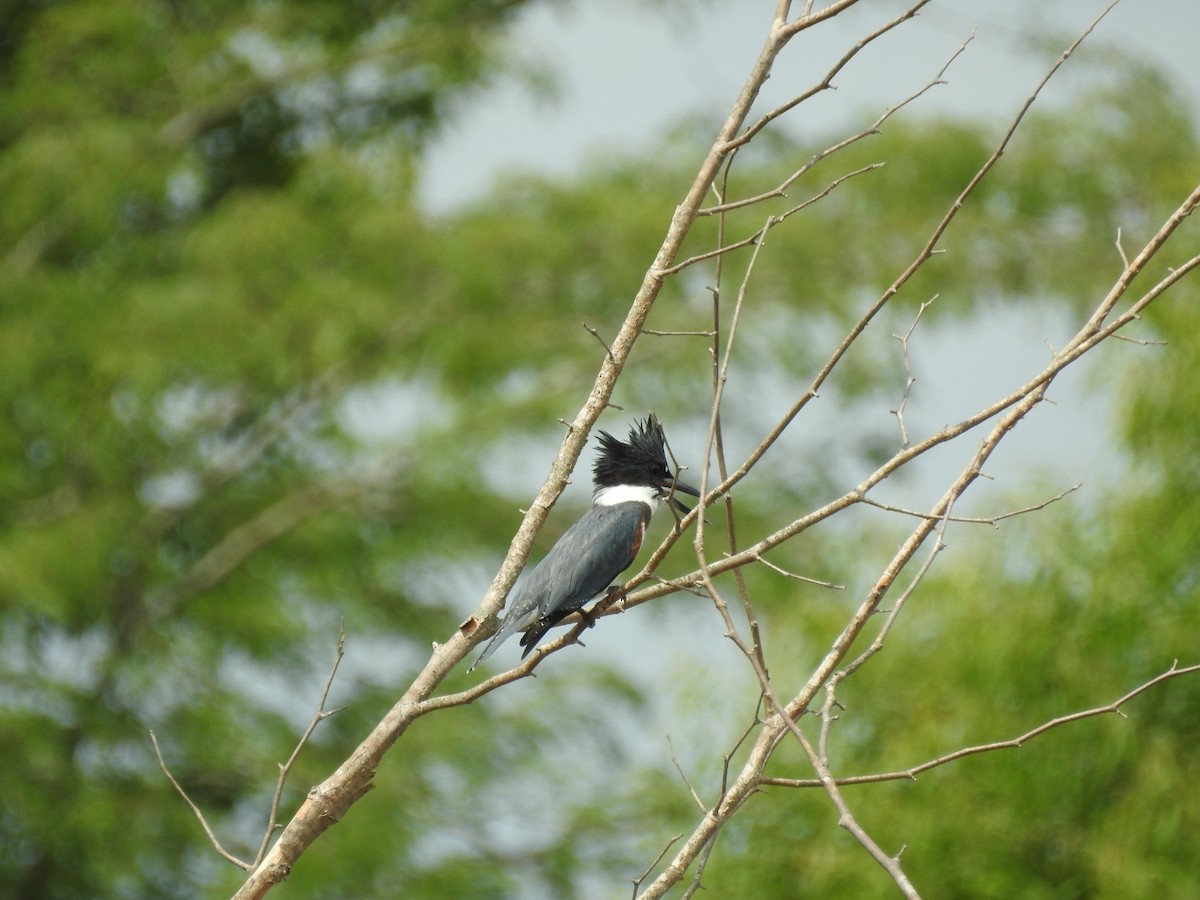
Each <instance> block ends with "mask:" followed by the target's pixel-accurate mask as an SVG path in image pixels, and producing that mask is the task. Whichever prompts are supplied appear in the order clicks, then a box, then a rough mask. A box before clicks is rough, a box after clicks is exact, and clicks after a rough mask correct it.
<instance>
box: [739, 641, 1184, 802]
mask: <svg viewBox="0 0 1200 900" xmlns="http://www.w3.org/2000/svg"><path fill="white" fill-rule="evenodd" d="M1195 674H1200V664H1196V665H1190V666H1184V667H1183V668H1180V667H1179V664H1178V661H1176V662H1175V663H1172V664H1171V668H1169V669H1167V671H1165V672H1163V673H1161V674H1159V675H1156V676H1155V677H1154V678H1151V679H1150V680H1149V681H1145V682H1143V683H1142V684H1140V685H1138V686H1137V687H1136V688H1134V689H1133V690H1131V691H1129V693H1127V694H1125V695H1123V696H1122V697H1120V698H1118V699H1117V700H1114V701H1113V702H1112V703H1106V704H1105V705H1104V706H1096V707H1093V708H1091V709H1085V710H1082V711H1080V712H1074V713H1070V714H1068V715H1065V716H1059V717H1058V718H1055V719H1051V720H1050V721H1048V722H1043V723H1042V724H1041V725H1039V726H1037V727H1036V728H1033V729H1030V730H1029V731H1026V732H1025V733H1024V734H1021V735H1018V736H1017V737H1015V738H1010V739H1008V740H1005V741H993V742H992V743H989V744H976V745H974V746H971V747H963V748H962V749H961V750H955V751H954V752H953V753H947V754H945V755H944V756H939V757H938V758H937V759H931V760H928V761H926V762H923V763H919V764H918V765H915V766H911V767H909V768H907V769H902V770H900V771H896V772H880V773H878V774H873V775H848V776H844V777H842V778H838V779H837V783H838V784H839V785H847V784H876V783H878V782H881V781H915V780H916V778H917V776H918V775H920V774H922V773H924V772H928V771H929V770H930V769H936V768H938V767H939V766H944V765H946V764H947V763H951V762H955V761H957V760H960V759H963V758H964V757H967V756H975V755H977V754H979V753H991V752H993V751H995V750H1016V749H1019V748H1020V747H1023V746H1024V745H1025V744H1027V743H1029V741H1031V740H1033V739H1034V738H1036V737H1040V736H1041V735H1043V734H1045V733H1046V732H1048V731H1052V730H1053V729H1055V728H1058V727H1060V726H1062V725H1068V724H1070V723H1072V722H1079V721H1082V720H1083V719H1093V718H1096V717H1097V716H1103V715H1118V716H1122V717H1124V713H1123V712H1122V709H1121V708H1122V707H1123V706H1125V705H1126V704H1127V703H1129V701H1131V700H1133V699H1134V698H1135V697H1138V696H1140V695H1141V694H1144V693H1146V692H1147V691H1149V690H1152V689H1153V688H1156V687H1158V685H1160V684H1162V683H1163V682H1166V681H1170V680H1172V679H1174V678H1179V677H1181V676H1184V675H1195ZM761 783H762V784H764V785H771V786H773V787H795V788H817V787H823V786H824V785H823V784H822V783H821V782H820V781H819V780H817V779H813V778H764V779H762V782H761Z"/></svg>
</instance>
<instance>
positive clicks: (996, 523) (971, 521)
mask: <svg viewBox="0 0 1200 900" xmlns="http://www.w3.org/2000/svg"><path fill="white" fill-rule="evenodd" d="M1114 337H1115V335H1114ZM1081 487H1083V484H1082V483H1079V484H1073V485H1071V486H1070V487H1069V488H1066V489H1065V490H1062V491H1059V492H1058V493H1057V494H1055V495H1054V496H1053V497H1051V498H1050V499H1049V500H1043V501H1042V502H1041V503H1035V504H1033V505H1032V506H1023V507H1021V508H1020V509H1014V510H1010V511H1009V512H1006V513H1000V514H999V515H997V516H986V517H977V516H950V518H949V519H948V521H950V522H961V523H963V524H966V525H991V526H992V527H993V528H999V527H1000V523H1001V522H1003V521H1004V520H1005V519H1011V518H1014V517H1016V516H1022V515H1025V514H1026V513H1031V512H1038V511H1039V510H1043V509H1045V508H1046V507H1047V506H1049V505H1050V504H1052V503H1057V502H1058V501H1059V500H1061V499H1063V498H1064V497H1066V496H1067V495H1068V494H1073V493H1074V492H1075V491H1077V490H1079V489H1080V488H1081ZM862 502H863V504H864V505H865V506H873V507H875V508H876V509H881V510H884V511H885V512H893V513H899V514H901V515H905V516H912V517H914V518H917V519H928V518H929V513H923V512H921V511H920V510H916V509H906V508H904V507H903V506H892V505H891V504H890V503H881V502H880V501H878V500H875V499H873V498H871V497H864V498H863V501H862Z"/></svg>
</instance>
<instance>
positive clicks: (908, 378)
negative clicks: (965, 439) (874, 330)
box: [892, 294, 939, 447]
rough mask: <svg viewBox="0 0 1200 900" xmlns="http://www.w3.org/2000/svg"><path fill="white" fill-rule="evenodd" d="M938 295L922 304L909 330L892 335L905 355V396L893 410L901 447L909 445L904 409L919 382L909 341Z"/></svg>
mask: <svg viewBox="0 0 1200 900" xmlns="http://www.w3.org/2000/svg"><path fill="white" fill-rule="evenodd" d="M938 296H939V295H938V294H934V295H933V296H932V297H930V298H929V299H928V300H926V301H924V302H923V303H922V304H921V307H920V309H918V310H917V315H916V316H915V317H914V318H913V322H912V324H911V325H909V326H908V331H906V332H905V333H904V334H893V335H892V337H894V338H895V339H896V340H898V341H899V342H900V351H901V353H902V354H903V356H904V396H902V397H901V398H900V404H899V405H898V406H897V407H896V408H895V409H894V410H892V415H894V416H895V417H896V421H897V422H898V423H899V425H900V446H901V447H907V446H908V428H907V427H906V426H905V424H904V409H905V407H907V406H908V397H909V394H910V393H911V392H912V387H913V385H914V384H916V383H917V379H916V377H915V376H914V375H913V373H912V360H911V359H910V357H909V355H908V342H909V341H910V340H912V336H913V332H915V331H916V330H917V324H918V323H919V322H920V321H921V316H923V315H924V314H925V310H927V309H929V307H930V306H932V305H933V302H934V301H935V300H937V298H938Z"/></svg>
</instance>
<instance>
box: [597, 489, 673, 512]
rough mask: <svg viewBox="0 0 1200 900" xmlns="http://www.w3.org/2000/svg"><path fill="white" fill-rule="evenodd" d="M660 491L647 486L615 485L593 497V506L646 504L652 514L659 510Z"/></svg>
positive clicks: (599, 491)
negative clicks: (631, 503)
mask: <svg viewBox="0 0 1200 900" xmlns="http://www.w3.org/2000/svg"><path fill="white" fill-rule="evenodd" d="M659 499H660V498H659V496H658V489H657V488H653V487H650V485H646V484H615V485H612V486H611V487H602V488H600V489H599V490H597V491H596V493H595V494H594V495H593V496H592V505H593V506H616V505H617V504H618V503H630V502H636V503H645V504H646V505H647V506H649V507H650V512H654V510H656V509H658V503H659Z"/></svg>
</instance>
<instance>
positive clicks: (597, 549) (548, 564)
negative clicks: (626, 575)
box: [468, 413, 700, 671]
mask: <svg viewBox="0 0 1200 900" xmlns="http://www.w3.org/2000/svg"><path fill="white" fill-rule="evenodd" d="M599 443H600V450H599V454H598V456H597V457H596V462H595V464H594V465H593V467H592V481H593V493H592V506H591V508H590V509H589V510H588V511H587V512H586V513H584V515H583V517H582V518H581V519H580V520H579V521H578V522H576V523H575V524H574V525H572V526H571V527H570V528H568V529H567V531H566V533H565V534H563V536H562V537H561V538H559V539H558V541H557V542H555V544H554V546H553V547H551V548H550V552H549V553H547V554H546V556H545V557H544V558H543V559H542V560H541V562H539V563H538V564H537V565H536V566H534V568H533V571H531V572H530V573H529V575H528V576H527V577H526V578H525V579H524V580H523V581H521V582H520V583H519V584H518V585H517V588H516V589H515V590H514V592H513V597H512V602H511V603H510V604H509V608H508V613H507V614H506V615H505V617H504V619H503V620H502V621H501V623H500V628H499V630H498V631H497V632H496V634H495V636H494V637H493V638H492V639H491V640H490V641H489V642H488V644H487V646H486V647H485V648H484V650H483V653H482V654H480V656H479V659H477V660H475V662H474V663H473V664H472V665H471V668H470V669H468V671H474V670H475V669H476V668H478V667H479V665H480V664H481V663H482V662H483V661H484V660H486V659H487V658H488V657H489V656H491V655H492V653H493V652H495V650H496V648H497V647H499V646H500V645H501V644H502V643H504V641H506V640H507V639H508V638H509V637H510V636H511V635H512V634H513V632H516V631H520V630H525V636H524V637H522V638H521V646H522V647H524V648H525V650H524V652H523V653H522V654H521V658H522V659H524V658H525V657H526V656H528V655H529V653H530V652H531V651H532V650H533V648H534V647H535V646H536V645H537V642H538V641H540V640H541V639H542V637H543V636H544V635H545V634H546V632H547V631H549V630H550V629H551V627H553V626H554V625H555V623H557V622H559V621H561V620H562V619H565V618H566V617H567V616H569V615H570V614H571V613H573V612H575V611H577V610H580V609H582V608H583V606H584V604H586V603H587V602H588V601H589V600H591V599H592V598H593V597H596V596H597V595H598V594H600V593H601V592H602V591H603V590H604V589H605V588H606V587H608V586H609V585H610V584H612V582H613V579H615V578H616V577H617V576H618V575H620V574H621V573H622V572H624V571H625V570H626V569H628V568H629V567H630V565H632V564H633V560H634V558H635V557H637V554H638V551H639V550H640V549H641V547H642V539H643V538H644V537H645V535H646V526H647V525H648V524H649V523H650V517H651V515H652V514H653V513H654V511H655V510H656V509H657V508H658V506H659V504H660V503H662V502H663V501H666V502H667V503H668V504H669V505H670V506H673V507H674V508H675V509H677V510H679V511H680V512H682V513H683V514H685V515H686V514H687V513H689V512H691V509H690V508H689V507H688V506H686V505H685V504H684V503H683V502H682V501H681V500H679V498H678V497H676V496H675V495H676V493H677V492H682V493H684V494H690V495H691V496H693V497H699V496H700V492H699V491H697V490H696V489H695V488H694V487H692V486H691V485H690V484H687V483H686V482H683V481H680V480H679V479H678V478H676V477H675V475H674V474H673V473H672V472H671V470H670V468H669V467H668V466H667V457H666V452H665V449H664V448H665V445H666V438H665V436H664V435H663V429H662V425H661V424H660V423H659V421H658V418H657V417H656V416H655V415H654V414H653V413H650V414H649V415H648V416H647V417H646V418H645V420H644V421H641V422H637V421H635V423H634V425H633V427H632V428H631V429H630V431H629V440H628V441H622V440H619V439H618V438H615V437H613V436H612V435H611V434H609V433H608V432H607V431H601V432H600V435H599Z"/></svg>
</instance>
